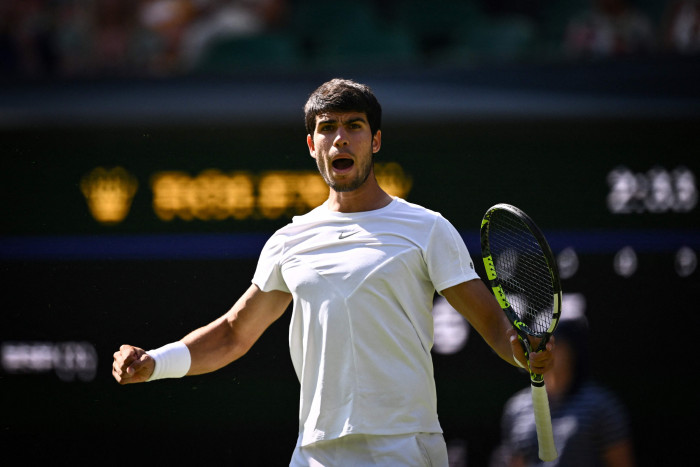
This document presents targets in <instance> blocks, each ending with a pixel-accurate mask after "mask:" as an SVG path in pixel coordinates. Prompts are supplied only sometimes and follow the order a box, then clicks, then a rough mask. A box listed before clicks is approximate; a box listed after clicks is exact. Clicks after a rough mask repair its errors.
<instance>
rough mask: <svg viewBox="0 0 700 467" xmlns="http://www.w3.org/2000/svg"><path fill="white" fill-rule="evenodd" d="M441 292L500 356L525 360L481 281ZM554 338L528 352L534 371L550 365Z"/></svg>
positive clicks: (512, 362) (507, 323) (510, 361)
mask: <svg viewBox="0 0 700 467" xmlns="http://www.w3.org/2000/svg"><path fill="white" fill-rule="evenodd" d="M441 293H442V295H443V296H444V297H445V298H446V299H447V301H448V302H449V303H450V305H452V307H453V308H454V309H455V310H457V311H458V312H459V313H460V314H462V316H464V317H465V318H466V319H467V321H469V323H470V324H471V325H472V327H473V328H474V329H476V331H477V332H478V333H479V334H480V335H481V337H483V339H484V340H485V341H486V343H487V344H488V345H489V346H491V348H492V349H493V350H494V351H495V352H496V353H497V354H498V355H499V356H500V357H501V358H502V359H503V360H505V361H507V362H508V363H510V364H511V365H517V363H516V362H515V360H514V358H513V357H514V356H515V357H517V358H518V360H519V361H520V363H521V364H525V355H524V353H523V349H522V347H521V345H520V343H519V342H518V338H517V334H516V332H515V330H514V329H513V327H512V326H511V324H510V323H509V322H508V319H507V318H506V316H505V314H504V313H503V310H501V307H500V305H499V304H498V302H497V301H496V299H495V298H494V296H493V295H492V294H491V292H489V290H488V289H487V288H486V286H485V285H484V283H483V281H481V280H479V279H475V280H471V281H467V282H462V283H461V284H457V285H455V286H453V287H449V288H447V289H445V290H443V291H442V292H441ZM553 342H554V340H553V338H552V340H551V341H550V342H549V343H547V350H546V351H543V352H538V353H532V354H530V365H531V367H532V368H533V370H534V371H535V373H544V372H545V371H547V370H549V368H551V366H552V362H553V360H552V354H551V350H552V348H553Z"/></svg>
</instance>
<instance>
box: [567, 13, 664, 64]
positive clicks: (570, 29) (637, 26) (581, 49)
mask: <svg viewBox="0 0 700 467" xmlns="http://www.w3.org/2000/svg"><path fill="white" fill-rule="evenodd" d="M655 47H656V33H655V31H654V26H653V24H652V21H651V19H650V18H649V17H648V16H647V15H646V14H645V13H643V12H642V11H641V10H639V9H637V8H636V7H634V6H633V5H632V4H631V3H630V2H628V1H627V0H592V2H591V7H590V8H589V9H587V10H586V11H583V12H582V13H581V14H579V15H576V16H574V17H573V18H571V20H570V21H569V24H568V25H567V28H566V33H565V37H564V50H565V52H566V53H567V55H569V56H571V57H573V58H608V57H623V56H630V55H642V54H646V53H650V52H652V51H653V50H654V49H655Z"/></svg>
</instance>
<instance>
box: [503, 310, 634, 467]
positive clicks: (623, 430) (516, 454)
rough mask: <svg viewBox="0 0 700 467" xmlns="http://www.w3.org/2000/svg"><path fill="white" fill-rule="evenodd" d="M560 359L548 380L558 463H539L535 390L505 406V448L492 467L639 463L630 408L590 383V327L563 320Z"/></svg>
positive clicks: (557, 334) (626, 466) (617, 466)
mask: <svg viewBox="0 0 700 467" xmlns="http://www.w3.org/2000/svg"><path fill="white" fill-rule="evenodd" d="M555 337H556V342H557V346H556V349H555V352H556V360H555V363H554V367H553V369H552V371H550V372H549V373H547V374H546V375H545V384H546V387H547V394H548V395H549V403H550V410H551V414H552V429H553V431H554V442H555V444H556V446H557V451H558V452H559V457H558V459H557V460H556V461H553V462H547V463H544V462H542V461H541V460H540V459H539V458H538V445H537V434H536V431H535V420H534V415H533V412H532V399H531V395H530V388H529V387H528V388H526V389H523V390H521V391H519V392H518V393H516V394H515V395H514V396H513V397H512V398H511V399H509V400H508V402H507V403H506V405H505V408H504V412H503V417H502V423H501V444H500V446H499V447H498V448H497V449H496V450H495V452H494V454H493V456H492V459H491V467H506V466H507V467H525V466H539V465H547V466H562V467H570V466H581V467H591V466H609V467H613V466H614V467H630V466H633V465H634V464H635V462H634V454H633V446H632V439H631V434H630V429H629V421H628V416H627V412H626V409H625V408H624V407H623V406H622V404H621V403H620V402H619V400H618V399H617V398H616V396H615V395H613V394H612V393H611V392H610V391H608V390H606V389H605V388H603V387H601V386H600V385H598V384H596V383H594V382H593V381H592V380H591V379H590V378H589V356H588V322H587V320H586V319H585V318H584V317H581V318H576V319H568V320H563V321H562V322H561V323H560V324H559V327H558V328H557V330H556V332H555Z"/></svg>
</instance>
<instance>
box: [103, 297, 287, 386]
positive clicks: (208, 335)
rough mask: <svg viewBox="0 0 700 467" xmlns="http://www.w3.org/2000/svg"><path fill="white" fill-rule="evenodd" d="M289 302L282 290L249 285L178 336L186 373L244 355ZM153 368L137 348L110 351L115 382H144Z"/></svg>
mask: <svg viewBox="0 0 700 467" xmlns="http://www.w3.org/2000/svg"><path fill="white" fill-rule="evenodd" d="M291 301H292V296H291V295H290V294H288V293H286V292H280V291H271V292H263V291H261V290H260V289H259V288H258V287H257V286H256V285H251V286H250V288H248V290H247V291H246V292H245V293H244V294H243V295H242V296H241V298H239V299H238V301H237V302H236V303H235V305H233V307H232V308H231V309H230V310H229V311H228V312H227V313H226V314H224V315H223V316H221V317H220V318H218V319H216V320H215V321H212V322H211V323H209V324H208V325H206V326H203V327H201V328H199V329H196V330H194V331H192V332H191V333H189V334H187V335H186V336H185V337H184V338H182V339H181V341H182V342H183V343H184V344H185V345H186V346H187V348H188V350H189V353H190V358H191V363H190V368H189V371H188V372H187V374H188V375H198V374H202V373H208V372H211V371H215V370H218V369H219V368H222V367H224V366H226V365H228V364H229V363H231V362H233V361H234V360H236V359H238V358H240V357H242V356H243V355H245V353H246V352H248V350H249V349H250V348H251V347H252V346H253V344H254V343H255V342H256V341H257V340H258V339H259V338H260V336H261V335H262V333H263V332H264V331H265V330H266V329H267V328H268V327H269V326H270V325H271V324H272V323H273V322H275V321H276V320H277V319H278V318H279V317H280V316H282V314H283V313H284V311H285V310H286V309H287V307H288V306H289V303H290V302H291ZM154 368H155V362H154V360H153V358H151V356H150V355H148V353H147V352H146V351H145V350H143V349H141V348H139V347H134V346H131V345H122V346H121V347H120V349H119V351H117V352H115V353H114V363H113V364H112V375H113V376H114V378H115V379H116V380H117V382H119V384H130V383H140V382H143V381H146V380H148V378H149V377H150V376H151V374H152V373H153V370H154Z"/></svg>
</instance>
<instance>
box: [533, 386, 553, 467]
mask: <svg viewBox="0 0 700 467" xmlns="http://www.w3.org/2000/svg"><path fill="white" fill-rule="evenodd" d="M530 387H531V388H532V408H533V410H534V412H535V426H536V427H537V443H538V444H539V456H540V459H542V460H543V461H553V460H554V459H556V458H557V456H558V454H557V448H556V446H554V435H553V434H552V417H551V415H550V413H549V400H548V399H547V390H546V389H545V387H544V385H542V386H534V385H530Z"/></svg>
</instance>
